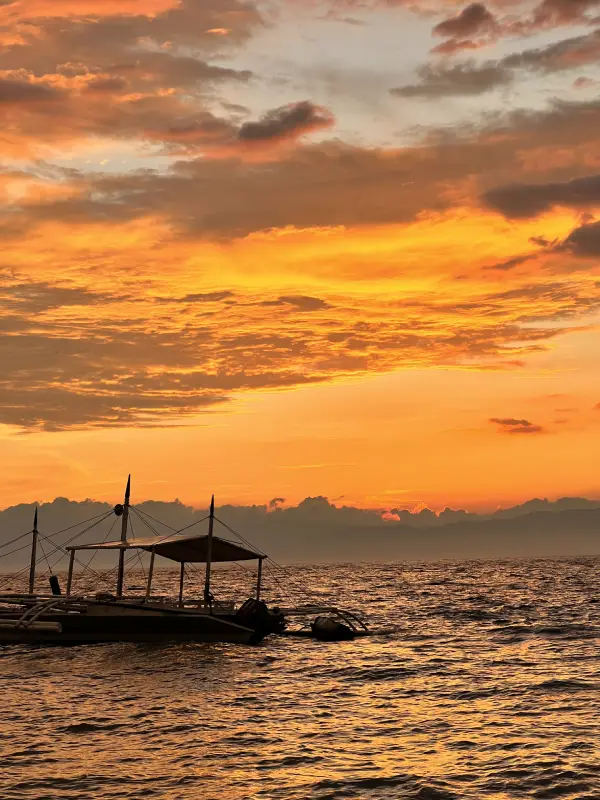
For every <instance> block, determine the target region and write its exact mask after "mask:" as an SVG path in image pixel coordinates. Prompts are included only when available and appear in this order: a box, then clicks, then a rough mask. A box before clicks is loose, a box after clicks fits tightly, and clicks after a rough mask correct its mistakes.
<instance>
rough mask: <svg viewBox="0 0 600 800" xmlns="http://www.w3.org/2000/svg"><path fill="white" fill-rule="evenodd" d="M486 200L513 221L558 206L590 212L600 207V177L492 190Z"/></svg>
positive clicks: (516, 184)
mask: <svg viewBox="0 0 600 800" xmlns="http://www.w3.org/2000/svg"><path fill="white" fill-rule="evenodd" d="M482 199H483V201H484V203H485V204H486V205H488V206H489V207H490V208H493V209H495V210H496V211H499V212H500V213H501V214H503V215H504V216H505V217H509V218H527V217H535V216H537V215H539V214H542V213H544V212H545V211H548V210H550V209H551V208H553V207H555V206H568V207H572V208H589V207H593V206H595V205H599V204H600V175H590V176H588V177H585V178H575V179H574V180H571V181H565V182H562V183H554V182H553V183H532V184H527V183H515V184H511V185H508V186H501V187H499V188H497V189H491V190H490V191H488V192H486V193H485V194H484V195H483V198H482Z"/></svg>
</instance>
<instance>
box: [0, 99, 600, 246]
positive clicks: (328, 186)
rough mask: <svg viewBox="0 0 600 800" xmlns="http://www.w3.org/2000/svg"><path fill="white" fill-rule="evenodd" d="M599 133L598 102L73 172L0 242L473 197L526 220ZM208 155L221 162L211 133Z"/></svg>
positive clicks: (412, 208)
mask: <svg viewBox="0 0 600 800" xmlns="http://www.w3.org/2000/svg"><path fill="white" fill-rule="evenodd" d="M599 128H600V101H590V102H583V103H555V104H553V105H552V106H551V107H550V109H548V110H545V111H543V112H518V113H514V114H512V115H508V116H506V117H503V118H500V119H499V120H496V119H493V120H492V121H491V122H490V124H489V125H487V126H485V127H482V128H481V129H480V130H479V131H477V130H473V129H472V128H471V129H468V130H467V131H460V130H459V131H456V132H448V131H447V130H444V131H443V132H441V133H440V135H439V136H436V135H435V132H432V133H431V134H430V137H429V140H428V141H426V142H423V143H421V144H420V146H416V147H414V148H411V147H407V148H402V149H396V150H390V149H387V150H386V149H378V148H363V147H358V146H351V145H347V144H344V143H342V142H340V141H329V142H322V143H320V144H315V145H306V146H301V147H296V148H293V149H286V150H285V151H283V153H282V154H281V156H280V157H279V156H278V157H277V158H276V159H272V160H268V159H264V163H260V162H258V163H245V161H244V160H243V159H239V158H237V157H236V158H233V156H235V155H236V154H237V153H238V150H236V149H233V150H230V151H228V152H229V155H230V156H232V157H230V158H225V157H221V158H219V159H216V158H205V157H203V158H197V159H188V160H185V161H180V162H178V163H176V164H175V165H174V167H173V168H172V169H171V170H169V171H166V172H164V173H158V172H155V171H152V170H146V171H138V172H132V173H128V174H125V175H106V174H104V175H100V174H98V175H79V174H77V173H76V172H73V171H71V172H70V173H69V174H68V175H67V176H66V179H67V180H68V181H69V183H70V184H71V186H72V189H73V191H72V193H71V194H70V195H68V196H66V197H64V196H62V195H58V196H57V197H55V198H52V197H50V198H47V199H45V201H44V202H43V203H35V202H30V203H28V205H27V206H26V207H24V208H22V209H20V208H19V206H18V204H13V206H12V207H11V209H10V215H6V216H5V220H4V231H3V236H4V239H5V240H6V238H8V237H11V236H12V237H14V236H24V235H26V232H27V230H28V229H31V228H32V227H34V226H35V225H36V224H38V223H39V222H42V221H48V220H60V221H63V222H68V223H70V224H79V223H90V222H94V221H98V222H100V221H111V222H114V223H115V224H116V223H117V222H119V221H127V220H131V219H136V218H140V217H144V216H148V215H156V214H158V215H160V216H161V217H162V218H164V219H166V220H168V221H169V222H170V224H171V225H172V226H173V227H174V228H176V229H177V230H178V231H179V232H180V233H181V234H182V235H185V236H192V237H196V236H202V237H211V238H216V239H230V238H234V237H239V236H245V235H247V234H249V233H252V232H255V231H261V230H267V229H271V228H278V227H287V226H295V227H301V228H302V227H314V226H336V225H368V224H381V223H390V222H393V223H399V222H405V221H410V220H413V219H415V218H416V217H417V216H418V215H419V214H422V213H423V212H426V211H434V212H437V211H444V210H445V209H448V208H451V207H452V206H453V205H456V204H459V205H463V206H464V205H465V204H478V203H479V202H481V200H480V197H479V191H480V188H481V189H483V202H484V205H486V206H487V207H493V208H496V209H502V210H505V211H506V213H515V214H516V213H517V212H518V214H520V215H521V216H528V215H533V214H534V213H537V210H536V209H537V208H541V209H542V210H544V209H545V208H546V207H548V203H550V199H552V198H550V199H549V198H548V197H547V195H548V192H547V190H546V189H545V188H544V187H545V186H546V185H547V184H551V186H552V185H557V186H560V187H562V186H563V183H562V180H563V178H564V176H565V175H571V176H573V175H578V174H579V175H581V176H582V177H581V178H574V179H573V180H574V181H575V187H577V182H578V181H582V182H583V185H587V183H589V182H590V181H591V182H592V183H594V179H590V178H589V177H587V178H586V177H585V176H586V174H587V173H588V172H589V168H590V167H589V164H590V163H593V160H594V159H595V158H600V145H599V142H598V138H597V136H596V133H595V131H596V130H598V129H599ZM232 135H234V134H232ZM214 147H215V148H216V150H217V152H223V143H222V141H221V139H220V135H219V134H217V133H215V140H214ZM557 151H558V152H560V153H562V154H568V160H567V161H566V162H565V161H564V157H563V158H559V159H557V158H555V155H554V154H555V153H556V152H557ZM209 152H210V151H209ZM225 155H227V154H226V153H225ZM530 159H532V160H533V162H534V165H535V174H536V177H537V178H538V180H540V184H539V185H538V184H536V185H535V186H534V188H533V190H531V191H530V190H529V188H528V187H526V188H525V189H523V190H522V187H521V186H520V185H516V187H515V186H514V185H512V184H513V182H514V181H516V180H517V179H518V178H521V177H522V175H523V170H524V164H527V162H528V160H530ZM544 180H545V181H546V183H544V184H543V183H542V181H544ZM507 185H508V189H507ZM567 185H568V182H567ZM199 187H202V191H199ZM488 187H489V188H488ZM561 191H562V190H561ZM564 194H565V192H564V191H562V195H564ZM588 194H589V195H590V197H594V196H595V195H593V193H592V192H588ZM532 195H533V197H534V200H535V202H533V201H532V200H531V199H530V198H531V196H532ZM515 198H516V199H515ZM563 199H564V198H563ZM554 202H555V201H554V200H552V203H554ZM556 202H558V201H556ZM532 203H533V207H532ZM588 204H589V205H591V204H592V202H591V201H589V203H588Z"/></svg>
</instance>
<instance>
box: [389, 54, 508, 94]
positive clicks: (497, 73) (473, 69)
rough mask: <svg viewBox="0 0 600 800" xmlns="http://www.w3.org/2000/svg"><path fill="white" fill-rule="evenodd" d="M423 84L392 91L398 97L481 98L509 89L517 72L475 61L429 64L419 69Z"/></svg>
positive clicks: (401, 87)
mask: <svg viewBox="0 0 600 800" xmlns="http://www.w3.org/2000/svg"><path fill="white" fill-rule="evenodd" d="M418 74H419V79H420V80H419V82H418V83H413V84H407V85H406V86H399V87H397V88H395V89H391V90H390V93H391V94H393V95H396V96H397V97H422V98H430V99H433V98H437V97H452V96H461V95H478V94H484V93H485V92H489V91H490V90H491V89H497V88H498V87H500V86H507V85H508V84H510V83H512V81H513V79H514V75H513V72H512V71H511V70H509V69H506V68H505V67H502V66H501V65H499V64H493V63H492V64H487V65H486V64H484V65H482V66H480V65H478V64H475V63H474V62H471V63H465V64H457V65H455V66H451V67H447V66H444V65H442V66H439V65H431V64H426V65H425V66H424V67H421V68H420V69H419V73H418Z"/></svg>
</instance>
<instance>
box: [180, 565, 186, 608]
mask: <svg viewBox="0 0 600 800" xmlns="http://www.w3.org/2000/svg"><path fill="white" fill-rule="evenodd" d="M184 580H185V561H182V562H181V570H180V572H179V607H180V608H183V581H184Z"/></svg>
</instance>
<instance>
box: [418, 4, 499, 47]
mask: <svg viewBox="0 0 600 800" xmlns="http://www.w3.org/2000/svg"><path fill="white" fill-rule="evenodd" d="M498 28H499V26H498V21H497V19H496V17H495V16H494V15H493V14H492V13H491V11H489V9H488V8H487V7H486V6H485V5H484V4H483V3H471V5H469V6H466V7H465V8H464V9H463V10H462V11H460V12H459V13H458V14H457V15H456V16H454V17H449V18H448V19H445V20H443V21H442V22H440V23H438V24H437V25H436V26H435V28H434V29H433V34H434V35H435V36H443V37H447V41H445V42H443V43H442V44H441V45H438V46H437V47H435V48H434V50H433V52H434V53H445V54H450V53H455V52H459V51H460V50H472V49H475V48H477V47H479V46H481V45H483V44H487V43H488V42H489V41H490V39H491V38H492V37H493V36H494V35H495V34H496V32H497V31H498ZM474 37H475V38H474Z"/></svg>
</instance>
